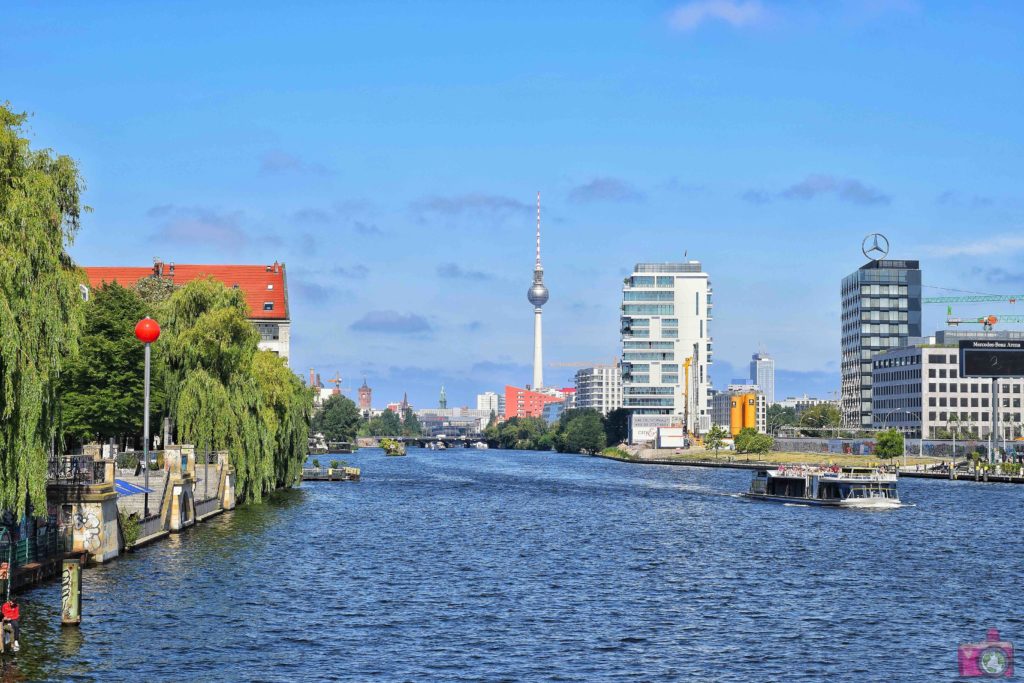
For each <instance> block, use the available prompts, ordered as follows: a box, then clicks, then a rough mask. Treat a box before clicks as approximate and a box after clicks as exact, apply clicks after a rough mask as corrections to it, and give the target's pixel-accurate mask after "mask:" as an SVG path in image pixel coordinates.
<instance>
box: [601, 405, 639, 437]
mask: <svg viewBox="0 0 1024 683" xmlns="http://www.w3.org/2000/svg"><path fill="white" fill-rule="evenodd" d="M630 415H632V413H631V412H630V411H629V410H626V409H625V408H616V409H615V410H612V411H610V412H609V413H608V414H607V415H605V418H604V438H605V441H606V442H607V443H610V444H617V443H623V442H625V441H626V440H627V439H628V438H629V416H630Z"/></svg>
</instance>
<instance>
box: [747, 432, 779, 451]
mask: <svg viewBox="0 0 1024 683" xmlns="http://www.w3.org/2000/svg"><path fill="white" fill-rule="evenodd" d="M774 447H775V439H773V438H772V437H770V436H768V435H767V434H755V435H754V436H753V437H752V438H751V439H750V441H748V442H747V449H748V451H747V452H748V453H757V454H758V455H765V454H766V453H768V451H770V450H771V449H772V448H774Z"/></svg>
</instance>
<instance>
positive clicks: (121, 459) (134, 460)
mask: <svg viewBox="0 0 1024 683" xmlns="http://www.w3.org/2000/svg"><path fill="white" fill-rule="evenodd" d="M139 459H140V458H139V454H138V453H136V452H135V451H125V452H122V453H118V454H117V466H118V468H120V469H122V470H134V469H135V468H136V467H138V466H139Z"/></svg>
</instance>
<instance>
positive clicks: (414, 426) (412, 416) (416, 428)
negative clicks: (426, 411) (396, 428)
mask: <svg viewBox="0 0 1024 683" xmlns="http://www.w3.org/2000/svg"><path fill="white" fill-rule="evenodd" d="M422 433H423V425H421V424H420V419H419V418H418V417H416V413H414V412H413V411H412V408H406V409H405V414H404V415H403V416H402V436H419V435H421V434H422Z"/></svg>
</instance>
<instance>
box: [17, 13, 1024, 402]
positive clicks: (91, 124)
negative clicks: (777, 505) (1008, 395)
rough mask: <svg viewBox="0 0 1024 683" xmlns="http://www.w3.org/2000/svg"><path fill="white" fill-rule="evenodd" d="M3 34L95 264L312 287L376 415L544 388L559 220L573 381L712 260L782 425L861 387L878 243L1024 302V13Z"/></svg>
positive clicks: (208, 17) (563, 354) (618, 16)
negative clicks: (854, 326)
mask: <svg viewBox="0 0 1024 683" xmlns="http://www.w3.org/2000/svg"><path fill="white" fill-rule="evenodd" d="M2 21H3V23H4V27H3V35H4V39H3V41H0V98H3V99H7V100H9V101H10V102H11V104H12V105H13V106H14V107H15V108H16V109H18V110H27V111H29V112H32V113H33V114H34V117H33V119H32V120H31V129H32V131H33V134H34V139H35V143H36V144H37V145H39V146H47V147H53V148H55V149H57V150H59V151H61V152H64V153H67V154H70V155H72V156H74V157H75V158H76V159H77V160H78V161H79V162H80V164H81V168H82V171H83V173H84V175H85V178H86V180H87V183H88V191H87V193H86V202H87V203H88V204H89V205H90V206H91V207H93V209H94V211H93V212H92V213H91V214H89V215H88V216H87V217H86V219H85V220H84V221H83V228H82V231H81V233H80V235H79V238H78V239H77V241H76V243H75V245H74V247H73V250H72V253H73V255H74V257H75V258H76V260H77V261H78V262H79V263H82V264H84V265H104V264H106V265H130V264H139V265H144V264H147V263H149V262H151V259H152V258H153V257H154V256H160V257H162V258H163V259H164V260H167V261H177V262H179V263H189V262H229V263H230V262H238V263H269V262H273V261H274V260H275V259H276V260H281V261H284V262H286V264H287V266H288V268H289V285H290V298H291V304H292V315H293V320H294V325H293V342H292V349H293V350H292V354H293V359H292V367H293V368H294V369H295V370H296V371H297V372H299V373H300V374H305V372H306V371H307V370H308V368H309V367H310V366H315V367H316V368H317V369H318V370H320V371H321V374H322V375H323V376H324V377H327V376H333V374H334V373H335V372H336V371H337V372H340V373H341V374H342V376H343V377H344V378H345V384H346V385H347V386H349V387H355V386H358V384H359V383H361V381H362V379H363V377H364V376H366V378H367V379H368V381H369V383H370V384H371V385H372V386H374V387H375V390H376V395H375V399H376V400H375V403H377V404H383V403H384V402H386V401H388V400H394V399H397V398H400V396H401V393H402V391H403V390H408V391H409V396H410V399H411V400H412V401H413V402H414V403H415V404H417V405H419V406H428V405H434V404H435V403H436V396H437V392H438V389H439V387H440V385H441V384H442V383H444V384H445V385H447V388H448V396H449V402H450V404H453V405H463V404H471V403H472V402H473V395H474V394H475V393H477V392H478V391H483V390H486V389H494V390H499V389H500V388H501V387H502V386H503V385H504V384H505V383H506V382H508V383H513V384H524V383H526V382H528V381H529V379H530V373H529V362H530V358H531V348H532V347H531V343H532V339H531V334H532V318H531V310H530V305H529V304H528V303H527V301H526V289H527V287H528V285H529V282H530V274H531V269H532V259H533V230H534V225H533V201H534V193H535V192H536V191H538V190H539V191H540V192H541V193H542V197H543V205H544V264H545V268H546V281H547V284H548V286H549V288H550V289H551V301H550V303H549V304H548V305H547V306H546V307H545V309H544V315H545V333H546V340H545V341H546V344H545V351H546V355H547V360H548V361H549V362H561V363H568V362H588V361H607V360H610V359H611V358H612V357H613V356H614V355H616V353H617V351H618V305H619V300H620V296H621V295H620V287H621V278H622V275H623V274H624V273H625V272H626V271H628V270H629V269H630V268H631V266H632V264H633V263H635V262H637V261H662V260H665V261H667V260H676V259H680V258H681V257H682V256H683V253H684V251H685V252H688V254H689V257H690V258H698V259H700V260H702V261H703V262H704V264H705V269H706V270H707V271H708V272H709V273H710V274H711V276H712V281H713V285H714V289H715V302H716V308H715V320H714V322H713V323H712V329H711V331H712V334H713V336H714V338H715V344H716V363H715V366H713V369H712V377H713V379H714V380H715V382H716V384H718V385H724V384H725V383H727V382H728V381H729V380H730V379H732V378H733V377H739V376H743V375H745V374H746V372H745V370H746V363H747V361H748V360H749V357H750V354H751V353H753V352H754V351H756V350H757V349H758V347H759V346H763V347H764V348H765V349H767V350H768V351H769V352H770V353H772V354H773V355H774V356H775V357H776V359H777V365H778V380H777V384H778V388H777V393H778V394H781V395H786V394H794V393H797V392H803V391H807V392H810V393H812V394H819V395H826V394H827V393H828V392H829V391H831V390H833V389H836V388H838V362H839V281H840V279H841V278H842V277H843V276H844V275H845V274H847V273H848V272H850V271H852V270H853V269H855V268H857V267H858V266H860V265H861V263H862V262H863V257H862V256H861V254H860V241H861V238H862V237H863V236H864V235H865V234H866V233H869V232H874V231H880V232H883V233H885V234H886V235H888V237H889V239H890V241H891V243H892V250H891V253H890V255H891V256H892V257H896V258H919V259H920V260H921V261H922V268H923V270H924V281H925V283H926V284H927V285H930V286H932V287H946V288H954V289H964V290H972V291H982V292H1012V291H1024V267H1022V266H1021V265H1020V257H1021V254H1022V253H1024V233H1022V232H1021V230H1020V228H1021V224H1022V221H1021V217H1022V212H1024V196H1022V190H1021V188H1022V187H1024V183H1022V180H1024V171H1022V166H1021V163H1020V160H1021V159H1022V158H1024V126H1022V125H1021V121H1022V118H1021V113H1022V110H1024V107H1022V105H1024V94H1022V93H1024V87H1022V86H1024V77H1022V76H1024V41H1021V40H1020V36H1021V35H1022V34H1024V6H1022V5H1021V4H1020V3H1018V2H991V3H962V2H932V3H923V2H921V3H919V2H913V1H911V0H890V1H886V0H849V1H846V2H834V3H818V2H774V1H772V0H760V1H759V2H758V1H756V0H700V1H697V2H681V3H679V2H676V3H673V2H640V1H638V2H631V3H613V2H597V3H595V2H590V3H570V2H563V3H549V2H548V3H544V2H536V3H529V2H521V3H503V4H498V3H479V2H465V3H461V2H419V3H408V2H403V3H388V2H380V1H377V2H349V3H344V4H342V3H327V2H324V3H316V2H296V3H269V2H244V3H242V2H219V3H201V2H176V3H164V4H156V3H128V2H101V1H96V2H90V3H70V2H52V3H35V2H17V1H15V2H7V3H5V9H4V13H3V19H2ZM926 292H928V293H931V294H938V293H940V292H939V290H936V289H926ZM1018 305H1019V304H1018ZM1012 308H1013V307H1012V306H1011V305H1009V304H1006V305H1003V306H998V307H990V308H986V309H984V310H981V309H980V308H979V307H963V309H962V310H958V311H957V312H960V313H964V314H967V313H977V314H979V315H980V314H982V313H997V314H998V313H1001V312H1012ZM944 314H945V309H944V308H942V307H934V310H929V311H927V313H926V329H934V328H936V327H938V326H940V325H941V320H942V317H943V316H944ZM572 372H573V371H572V369H567V368H547V369H546V373H547V378H548V383H549V384H555V383H569V378H570V377H571V374H572Z"/></svg>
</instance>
